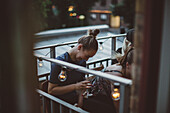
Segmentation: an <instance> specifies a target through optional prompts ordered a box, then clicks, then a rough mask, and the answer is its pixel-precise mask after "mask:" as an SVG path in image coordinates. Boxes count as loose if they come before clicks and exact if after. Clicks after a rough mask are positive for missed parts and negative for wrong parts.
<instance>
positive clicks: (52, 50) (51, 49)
mask: <svg viewBox="0 0 170 113" xmlns="http://www.w3.org/2000/svg"><path fill="white" fill-rule="evenodd" d="M50 51H51V52H50V57H51V58H55V47H50Z"/></svg>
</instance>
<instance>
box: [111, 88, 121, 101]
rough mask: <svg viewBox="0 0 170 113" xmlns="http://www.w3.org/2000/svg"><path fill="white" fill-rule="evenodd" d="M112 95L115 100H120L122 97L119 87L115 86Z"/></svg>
mask: <svg viewBox="0 0 170 113" xmlns="http://www.w3.org/2000/svg"><path fill="white" fill-rule="evenodd" d="M112 97H113V100H119V99H120V92H119V89H118V88H114V90H113V92H112Z"/></svg>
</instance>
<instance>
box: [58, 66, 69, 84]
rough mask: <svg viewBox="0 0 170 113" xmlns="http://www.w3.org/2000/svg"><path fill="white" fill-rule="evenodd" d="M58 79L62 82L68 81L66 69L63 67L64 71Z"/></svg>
mask: <svg viewBox="0 0 170 113" xmlns="http://www.w3.org/2000/svg"><path fill="white" fill-rule="evenodd" d="M58 79H59V80H60V81H61V82H64V81H66V79H67V74H66V67H62V70H61V72H60V74H59V75H58Z"/></svg>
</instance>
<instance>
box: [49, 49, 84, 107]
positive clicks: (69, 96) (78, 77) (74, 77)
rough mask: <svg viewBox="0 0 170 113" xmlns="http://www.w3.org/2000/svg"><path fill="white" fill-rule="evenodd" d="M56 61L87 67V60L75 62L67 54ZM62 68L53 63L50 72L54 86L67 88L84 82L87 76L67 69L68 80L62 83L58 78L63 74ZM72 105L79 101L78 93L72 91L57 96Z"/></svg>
mask: <svg viewBox="0 0 170 113" xmlns="http://www.w3.org/2000/svg"><path fill="white" fill-rule="evenodd" d="M56 59H58V60H62V61H66V62H69V63H72V64H76V65H80V66H83V67H85V66H86V61H85V60H81V61H80V62H73V61H72V59H71V57H70V55H69V53H68V52H66V53H64V54H62V55H60V56H58V57H57V58H56ZM61 69H62V68H61V66H59V65H57V64H55V63H52V67H51V72H50V80H49V81H50V83H53V84H58V85H59V86H65V85H69V84H75V83H77V82H80V81H83V80H85V74H84V73H81V72H78V71H75V70H71V69H66V75H67V79H66V80H65V81H60V80H59V78H58V76H59V74H60V72H61ZM57 97H59V98H61V99H63V100H65V101H67V102H69V103H71V104H74V103H76V102H77V100H78V96H77V94H76V91H72V92H69V93H66V94H63V95H59V96H57Z"/></svg>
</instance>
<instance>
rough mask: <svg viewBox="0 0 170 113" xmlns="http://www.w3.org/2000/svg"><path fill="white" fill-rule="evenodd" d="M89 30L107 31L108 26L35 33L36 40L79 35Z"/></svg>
mask: <svg viewBox="0 0 170 113" xmlns="http://www.w3.org/2000/svg"><path fill="white" fill-rule="evenodd" d="M89 29H100V30H108V29H109V26H108V25H93V26H85V27H74V28H64V29H55V30H47V31H42V32H39V33H36V34H35V36H36V38H41V37H54V36H55V37H56V36H61V35H70V34H73V33H74V34H79V33H83V32H85V33H86V32H87V30H89Z"/></svg>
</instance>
